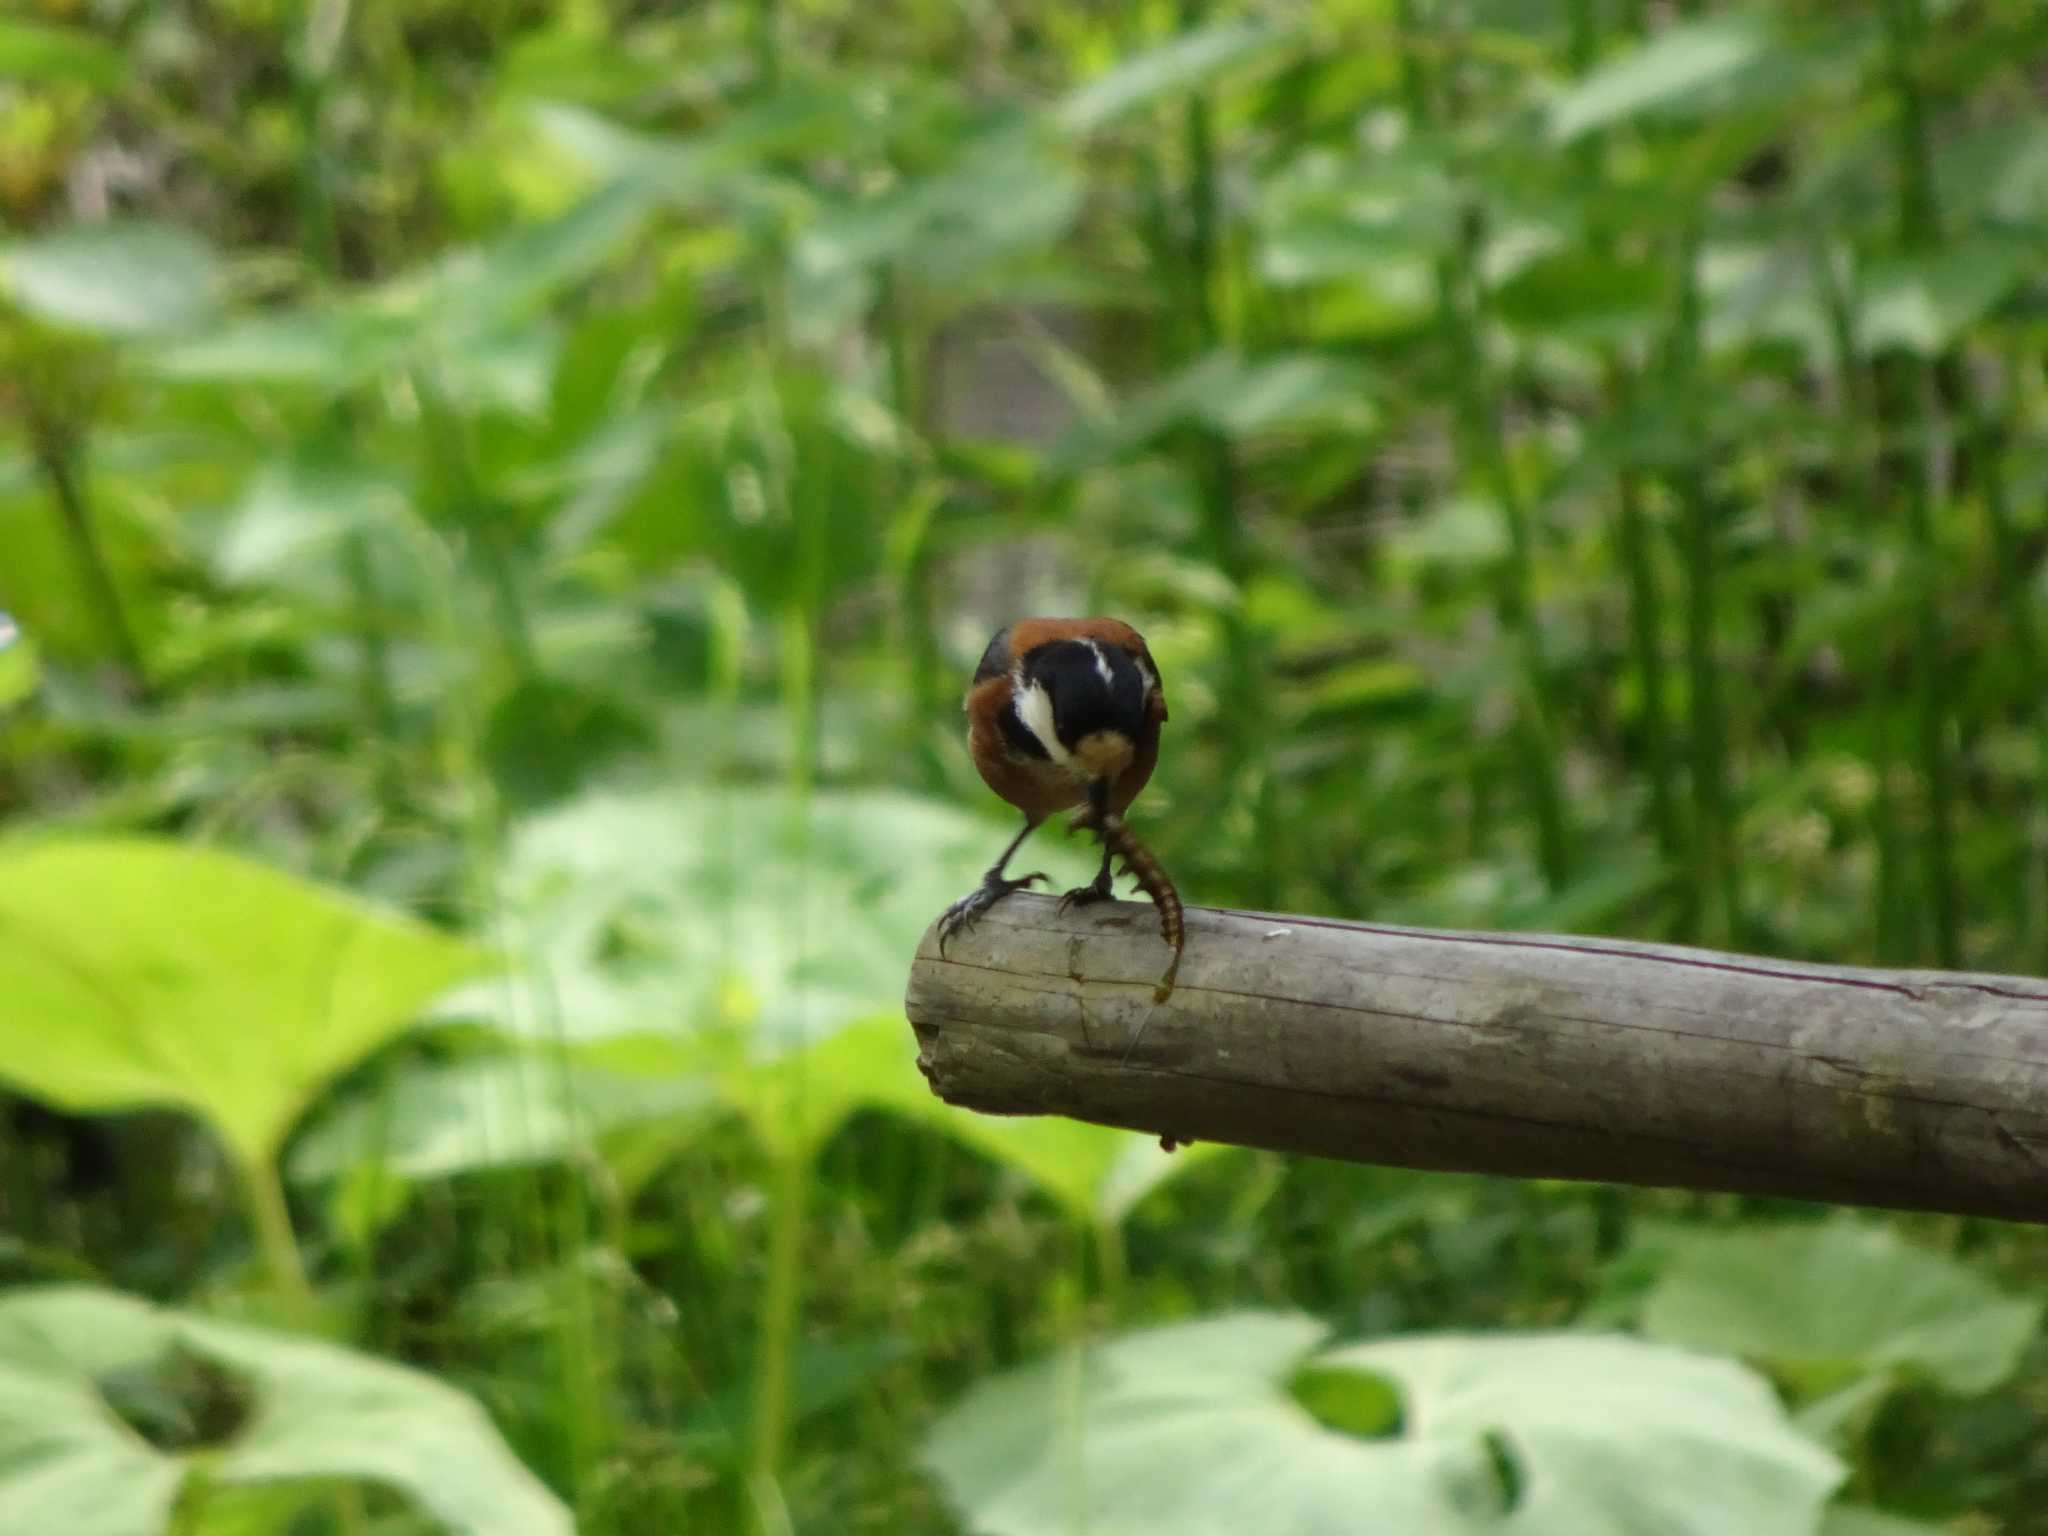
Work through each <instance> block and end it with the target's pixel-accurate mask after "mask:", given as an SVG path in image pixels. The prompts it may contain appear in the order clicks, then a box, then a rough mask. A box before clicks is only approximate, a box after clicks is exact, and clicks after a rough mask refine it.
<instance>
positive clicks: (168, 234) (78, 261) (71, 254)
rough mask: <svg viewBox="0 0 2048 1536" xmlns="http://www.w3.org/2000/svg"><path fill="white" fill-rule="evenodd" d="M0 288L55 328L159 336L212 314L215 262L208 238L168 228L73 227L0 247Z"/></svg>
mask: <svg viewBox="0 0 2048 1536" xmlns="http://www.w3.org/2000/svg"><path fill="white" fill-rule="evenodd" d="M0 287H4V291H5V292H6V293H7V294H8V296H9V297H11V298H12V299H13V300H14V302H15V303H17V304H19V305H20V306H21V307H22V308H23V309H25V310H27V311H28V312H29V313H30V314H32V315H35V316H36V317H38V318H39V319H42V320H47V321H50V322H52V323H54V324H57V325H63V326H68V327H71V328H73V329H76V330H81V331H90V332H93V333H95V334H98V335H103V336H157V335H166V334H170V333H173V332H179V331H189V330H192V329H194V328H195V327H197V326H198V325H199V324H201V323H202V322H203V321H205V320H206V319H208V318H209V317H210V316H211V315H212V314H213V311H214V303H215V300H216V298H217V297H218V291H219V288H220V263H219V260H218V258H217V257H216V256H215V255H214V252H213V249H212V247H211V246H209V245H207V244H206V242H205V241H203V240H201V239H200V238H199V237H198V236H197V235H195V234H193V233H191V232H190V231H189V230H184V229H179V228H176V227H174V226H172V225H168V224H148V223H118V224H95V225H75V226H73V227H71V228H69V229H61V230H57V231H55V232H53V233H51V234H47V235H37V236H35V237H33V238H31V239H27V240H17V241H14V242H13V243H11V244H8V245H4V246H0Z"/></svg>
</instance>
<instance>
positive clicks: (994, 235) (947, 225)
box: [792, 130, 1084, 283]
mask: <svg viewBox="0 0 2048 1536" xmlns="http://www.w3.org/2000/svg"><path fill="white" fill-rule="evenodd" d="M1083 186H1084V184H1083V181H1082V178H1081V176H1080V173H1079V171H1078V170H1077V169H1076V167H1075V166H1074V165H1072V164H1071V163H1070V162H1069V161H1068V160H1066V159H1064V158H1060V157H1058V156H1055V155H1054V154H1052V153H1050V152H1049V147H1048V146H1047V145H1045V144H1044V143H1042V142H1040V140H1039V137H1038V136H1037V135H1036V134H1035V133H1032V132H1028V131H1017V130H1010V131H1003V132H997V133H992V134H989V135H987V136H986V137H985V138H983V139H982V140H980V141H979V142H977V143H975V144H972V145H970V146H969V147H968V148H967V149H965V150H964V151H963V152H962V153H961V154H960V156H959V158H958V160H957V162H956V163H954V164H951V165H950V166H949V167H948V168H947V169H945V170H943V171H941V172H938V173H936V174H933V175H927V176H923V177H920V178H917V179H915V180H911V181H908V182H905V183H903V184H902V185H900V186H898V187H895V188H893V189H892V190H891V191H890V192H888V193H887V194H885V195H884V196H882V197H879V198H876V199H874V200H872V201H869V202H864V203H856V204H853V205H850V206H847V207H843V208H839V209H833V210H829V211H827V212H825V213H822V214H821V215H820V216H819V217H818V218H817V219H816V220H814V221H813V222H812V223H811V224H810V225H809V226H808V227H806V228H805V229H804V231H803V232H802V233H801V235H800V236H799V237H798V239H797V241H796V245H795V247H794V250H793V252H792V255H793V258H794V264H795V267H796V271H797V275H798V276H799V277H800V278H802V279H803V280H805V281H807V282H812V283H819V282H829V281H835V280H838V279H841V278H843V277H844V276H846V275H847V274H848V273H851V272H854V271H857V270H860V269H863V268H866V267H869V266H873V265H877V264H882V263H890V262H901V263H904V264H906V265H907V266H908V267H909V268H910V269H911V270H913V271H916V272H919V273H921V274H923V275H924V276H926V277H929V278H933V279H936V280H946V279H950V280H953V281H956V282H957V281H960V280H963V279H965V278H968V277H972V276H975V275H977V274H979V273H980V272H981V271H982V270H983V269H985V268H987V267H989V266H991V265H994V264H995V263H997V262H999V261H1001V260H1003V259H1005V258H1007V257H1010V256H1012V255H1014V254H1015V253H1017V252H1019V251H1025V250H1032V249H1036V248H1039V247H1042V246H1045V245H1048V244H1050V243H1052V242H1054V241H1056V240H1057V239H1059V237H1060V236H1061V235H1062V234H1063V233H1064V232H1065V231H1066V229H1067V226H1068V225H1069V224H1071V223H1072V222H1073V219H1074V215H1075V214H1076V212H1078V211H1079V209H1080V206H1081V194H1082V191H1083Z"/></svg>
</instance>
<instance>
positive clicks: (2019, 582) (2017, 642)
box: [1972, 417, 2048, 953]
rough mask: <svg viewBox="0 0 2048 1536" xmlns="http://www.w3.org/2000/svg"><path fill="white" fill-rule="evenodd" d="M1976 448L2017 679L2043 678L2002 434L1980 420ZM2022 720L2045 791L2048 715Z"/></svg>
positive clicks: (2031, 851)
mask: <svg viewBox="0 0 2048 1536" xmlns="http://www.w3.org/2000/svg"><path fill="white" fill-rule="evenodd" d="M1972 437H1973V440H1974V443H1975V447H1976V461H1977V464H1978V466H1979V467H1978V473H1979V476H1980V477H1981V481H1982V485H1983V491H1984V518H1985V521H1986V523H1987V524H1988V525H1989V528H1990V533H1991V552H1992V557H1993V559H1994V560H1995V561H1996V562H1997V569H1998V580H1997V588H1998V594H1999V598H2000V600H2001V602H2002V604H2003V606H2004V608H2005V619H2006V628H2007V630H2008V632H2009V633H2010V634H2011V636H2012V648H2013V651H2014V652H2015V654H2016V655H2017V657H2018V660H2019V673H2020V675H2021V676H2022V677H2026V678H2038V677H2040V676H2042V670H2041V668H2042V650H2041V634H2040V630H2039V629H2038V628H2037V627H2036V625H2035V622H2034V600H2033V594H2032V593H2031V592H2030V591H2029V590H2028V588H2027V583H2026V581H2025V580H2024V578H2023V575H2022V573H2023V571H2024V570H2025V558H2024V556H2023V554H2022V552H2021V549H2020V540H2019V535H2018V533H2017V532H2016V530H2015V529H2014V526H2013V520H2012V503H2011V500H2010V498H2009V495H2008V492H2007V489H2006V480H2005V455H2004V444H2003V441H2002V438H2003V434H2002V433H2001V432H1999V431H1997V430H1996V429H1994V428H1993V427H1992V425H1991V424H1990V422H1989V420H1988V417H1980V419H1979V422H1978V425H1977V429H1976V431H1975V432H1974V433H1973V434H1972ZM2026 718H2027V719H2028V721H2029V722H2030V723H2031V724H2032V726H2033V728H2034V764H2035V768H2034V771H2035V774H2036V775H2037V777H2038V778H2039V781H2040V782H2041V783H2042V784H2043V785H2044V786H2048V710H2044V709H2042V708H2041V707H2040V706H2039V705H2038V704H2034V703H2032V702H2031V701H2030V707H2029V708H2028V709H2027V710H2026ZM2043 810H2044V807H2042V806H2040V805H2036V806H2035V807H2034V808H2033V809H2032V810H2031V811H2030V813H2029V815H2028V816H2027V818H2026V822H2027V825H2028V827H2029V829H2030V835H2029V837H2028V839H2027V845H2028V852H2027V855H2026V857H2027V862H2028V864H2029V865H2031V864H2032V863H2033V860H2034V857H2035V855H2037V854H2038V853H2039V852H2040V850H2039V849H2038V848H2037V847H2035V846H2034V845H2035V843H2036V842H2037V840H2038V837H2039V834H2038V832H2037V831H2033V830H2032V829H2033V828H2035V827H2036V826H2037V824H2038V821H2039V818H2040V817H2041V816H2042V814H2043ZM2032 881H2033V871H2032V869H2031V868H2028V869H2027V870H2025V872H2024V873H2023V876H2022V878H2021V879H2020V880H2018V881H2017V882H2015V883H2016V884H2017V885H2018V886H2019V888H2020V891H2021V893H2022V894H2021V897H2020V901H2021V905H2020V908H2019V914H2020V925H2021V928H2022V931H2023V932H2026V933H2027V934H2028V936H2029V940H2028V942H2029V945H2030V946H2038V945H2041V944H2042V942H2043V941H2042V938H2041V936H2040V935H2038V934H2036V933H2034V926H2035V914H2036V913H2037V912H2038V911H2039V910H2040V907H2041V904H2040V903H2039V902H2037V901H2035V900H2034V898H2033V896H2032V894H2031V893H2030V892H2031V886H2032ZM2040 952H2041V951H2040V950H2038V949H2037V953H2040Z"/></svg>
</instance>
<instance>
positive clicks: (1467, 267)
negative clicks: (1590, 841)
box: [1437, 207, 1571, 891]
mask: <svg viewBox="0 0 2048 1536" xmlns="http://www.w3.org/2000/svg"><path fill="white" fill-rule="evenodd" d="M1483 241H1484V226H1483V221H1482V216H1481V215H1480V213H1479V211H1478V209H1477V208H1476V207H1474V208H1470V209H1468V210H1467V214H1466V217H1465V218H1464V219H1463V221H1462V228H1461V231H1460V238H1459V239H1458V241H1457V242H1456V245H1455V246H1454V248H1453V253H1452V255H1451V256H1450V257H1449V258H1447V259H1446V260H1445V261H1443V262H1441V263H1439V266H1438V273H1437V308H1438V314H1439V322H1440V324H1441V327H1442V329H1443V332H1444V338H1445V342H1446V349H1447V353H1448V356H1449V359H1450V365H1451V369H1452V372H1453V374H1454V375H1455V379H1456V390H1457V398H1458V419H1459V427H1460V437H1461V438H1462V439H1463V455H1464V457H1465V458H1466V459H1467V460H1468V461H1469V462H1472V463H1476V464H1477V465H1478V466H1479V469H1480V472H1481V474H1482V475H1483V476H1484V477H1485V480H1486V483H1487V487H1488V489H1489V490H1490V491H1491V492H1492V495H1493V499H1494V502H1495V504H1496V505H1497V506H1498V507H1499V509H1500V516H1501V522H1502V525H1503V530H1504V532H1505V534H1506V537H1507V554H1506V556H1505V558H1504V559H1502V560H1501V561H1500V562H1499V564H1498V566H1497V567H1496V572H1495V606H1496V609H1497V611H1498V612H1499V614H1500V620H1501V628H1502V629H1503V630H1504V631H1505V632H1506V634H1507V636H1508V640H1509V644H1510V645H1511V646H1512V647H1513V651H1514V657H1515V671H1516V678H1517V684H1518V693H1519V697H1518V699H1517V701H1516V703H1517V708H1516V711H1515V729H1514V741H1515V757H1516V762H1517V765H1518V767H1519V770H1520V774H1521V779H1522V788H1523V793H1524V794H1525V795H1526V796H1527V797H1528V800H1529V803H1530V806H1531V808H1532V809H1533V810H1534V812H1535V814H1536V832H1537V852H1538V856H1539V860H1540V862H1541V865H1542V869H1543V879H1544V882H1545V884H1547V885H1548V886H1549V887H1550V889H1551V890H1553V891H1555V890H1558V889H1560V888H1561V887H1563V885H1564V884H1565V883H1566V881H1568V880H1569V879H1570V878H1571V839H1570V833H1569V830H1568V828H1567V822H1566V814H1565V802H1564V787H1563V783H1562V781H1561V779H1560V776H1559V774H1558V769H1557V745H1556V732H1555V729H1554V725H1553V722H1554V720H1555V711H1554V708H1553V705H1552V700H1551V696H1550V680H1549V666H1548V663H1547V661H1546V659H1545V657H1544V654H1543V640H1542V636H1541V635H1540V634H1539V633H1538V630H1537V627H1536V616H1535V597H1534V591H1535V560H1534V551H1533V547H1532V542H1533V541H1532V538H1531V533H1530V521H1531V519H1530V513H1529V508H1528V505H1527V503H1526V502H1525V500H1524V499H1523V496H1522V490H1521V484H1520V480H1519V478H1518V477H1517V476H1516V474H1515V469H1514V464H1513V462H1512V459H1511V457H1510V453H1509V446H1508V440H1507V429H1506V426H1505V424H1504V423H1503V421H1502V413H1501V406H1500V401H1499V398H1498V396H1497V394H1496V392H1495V389H1494V386H1493V382H1492V378H1491V375H1490V372H1489V370H1488V369H1487V366H1486V357H1485V348H1484V345H1483V342H1482V340H1481V316H1482V315H1483V313H1484V305H1485V293H1484V281H1483V279H1482V277H1481V275H1480V270H1479V253H1480V250H1481V248H1482V245H1483Z"/></svg>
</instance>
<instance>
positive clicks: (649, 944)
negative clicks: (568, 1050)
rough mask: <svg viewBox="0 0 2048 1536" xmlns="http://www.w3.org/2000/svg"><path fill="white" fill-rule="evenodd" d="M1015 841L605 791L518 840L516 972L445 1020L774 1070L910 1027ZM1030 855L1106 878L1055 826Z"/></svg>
mask: <svg viewBox="0 0 2048 1536" xmlns="http://www.w3.org/2000/svg"><path fill="white" fill-rule="evenodd" d="M1013 830H1014V828H1008V827H1005V826H1002V825H1000V824H997V823H994V822H989V821H984V820H981V819H979V818H977V817H972V816H967V815H964V814H963V813H961V812H959V811H957V810H954V809H952V808H951V807H948V806H943V805H938V804H935V803H933V802H930V801H923V800H917V799H913V798H911V797H909V796H905V795H891V794H886V793H882V794H871V793H862V794H820V795H816V796H813V797H812V798H811V800H810V801H809V802H808V804H807V805H805V806H802V807H799V806H798V805H797V804H795V803H794V802H792V801H791V800H790V799H789V797H787V796H786V795H784V794H781V793H779V792H775V791H771V790H759V789H748V788H731V789H721V788H686V789H673V790H671V789H658V790H647V791H612V792H604V793H593V794H590V795H587V796H584V797H583V798H581V799H578V800H575V801H572V802H570V803H569V804H567V805H564V806H562V807H560V808H558V809H555V810H551V811H547V812H544V813H542V814H540V815H537V816H533V817H530V818H528V819H527V820H525V821H523V822H521V823H520V824H519V825H518V826H517V827H516V828H515V830H514V832H513V835H512V839H511V846H510V849H509V851H508V853H507V857H506V862H505V866H504V868H503V870H502V871H501V873H500V875H499V877H498V879H497V882H496V884H495V887H494V890H493V900H494V901H495V902H496V903H497V906H498V909H499V927H500V931H501V932H502V933H503V934H505V935H506V936H507V937H508V941H509V942H510V944H511V947H512V950H513V953H514V954H515V956H517V957H518V959H519V961H520V966H519V971H518V974H517V975H516V976H515V977H513V978H510V979H509V980H499V979H493V980H491V981H490V982H488V983H485V984H481V985H478V986H474V987H471V988H467V989H465V990H464V992H463V993H461V994H459V995H458V996H456V997H454V998H451V999H450V1000H449V1003H448V1005H447V1007H446V1008H444V1009H443V1010H441V1011H442V1013H443V1014H444V1015H447V1016H461V1017H472V1018H480V1019H484V1020H487V1021H489V1022H491V1023H492V1024H494V1025H495V1026H496V1027H497V1028H499V1029H500V1030H502V1031H504V1032H506V1033H507V1034H509V1035H511V1036H513V1037H515V1038H519V1039H524V1040H532V1041H538V1042H545V1043H551V1044H553V1043H560V1042H564V1041H566V1042H567V1043H568V1044H569V1045H570V1046H572V1047H576V1048H582V1049H586V1050H595V1051H597V1052H598V1054H599V1057H600V1059H603V1060H607V1061H609V1062H611V1063H612V1064H614V1065H616V1066H620V1067H622V1068H624V1069H627V1070H643V1069H650V1068H651V1069H653V1070H662V1071H668V1070H690V1069H691V1068H692V1067H693V1066H694V1065H695V1064H698V1063H701V1061H702V1060H703V1037H707V1036H718V1037H723V1038H725V1039H727V1040H729V1041H732V1042H736V1046H735V1048H740V1047H744V1049H745V1050H747V1051H751V1052H753V1053H755V1054H756V1055H758V1056H760V1057H762V1058H764V1059H765V1058H772V1057H773V1056H775V1055H777V1054H778V1053H780V1052H783V1051H787V1050H795V1049H802V1048H804V1047H805V1046H808V1045H811V1044H815V1043H816V1042H818V1041H820V1040H823V1039H826V1038H828V1037H829V1036H830V1035H832V1034H833V1033H834V1032H836V1031H838V1030H841V1029H844V1028H847V1027H848V1026H849V1025H852V1024H854V1023H857V1022H859V1021H862V1020H865V1019H870V1018H874V1017H877V1016H889V1017H893V1018H895V1019H896V1020H898V1026H899V1028H901V1023H900V1021H901V1017H902V1003H903V978H904V976H905V975H906V974H907V973H908V971H909V969H910V960H911V956H912V955H913V954H915V953H916V950H917V944H918V940H919V939H920V938H921V937H922V936H923V934H924V930H925V928H926V926H927V925H929V924H930V922H931V920H932V919H933V918H934V917H936V916H937V915H938V913H939V912H940V910H941V909H943V908H944V907H945V906H946V905H947V903H949V902H950V901H952V900H953V899H954V898H955V897H956V896H958V895H960V894H961V892H963V891H965V890H967V889H969V888H971V887H972V886H973V885H974V884H975V882H976V881H977V880H978V879H979V878H980V875H981V872H982V871H983V870H984V869H986V868H987V867H988V865H989V862H990V861H991V860H992V859H993V858H994V856H995V854H996V853H997V851H999V850H1000V849H1001V848H1002V846H1003V843H1004V842H1005V841H1006V840H1007V839H1008V837H1009V836H1010V835H1011V832H1012V831H1013ZM1020 858H1022V859H1026V860H1028V861H1029V862H1028V863H1025V864H1024V865H1023V867H1025V868H1044V869H1047V870H1049V871H1051V872H1052V873H1053V877H1054V884H1055V886H1058V885H1060V884H1062V883H1065V884H1070V885H1081V884H1085V883H1086V882H1087V879H1088V878H1089V876H1090V874H1092V868H1091V867H1090V861H1089V859H1088V855H1087V854H1086V853H1085V852H1084V851H1082V850H1081V849H1080V848H1079V847H1078V846H1076V847H1074V848H1072V849H1065V848H1062V847H1061V846H1060V845H1059V842H1058V835H1057V833H1054V832H1053V831H1052V830H1051V829H1050V828H1048V829H1045V830H1043V831H1041V832H1039V833H1038V834H1037V836H1036V837H1035V838H1034V839H1033V840H1032V842H1031V843H1030V844H1028V845H1027V846H1026V847H1025V849H1024V850H1023V853H1022V854H1021V855H1020ZM902 1033H903V1035H904V1037H905V1038H906V1039H907V1038H908V1033H909V1032H908V1030H907V1029H903V1030H902Z"/></svg>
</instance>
